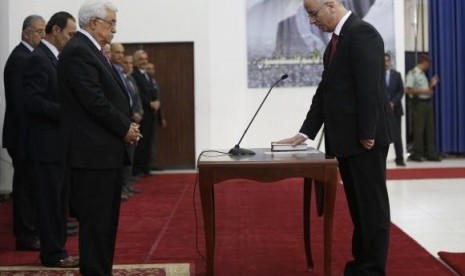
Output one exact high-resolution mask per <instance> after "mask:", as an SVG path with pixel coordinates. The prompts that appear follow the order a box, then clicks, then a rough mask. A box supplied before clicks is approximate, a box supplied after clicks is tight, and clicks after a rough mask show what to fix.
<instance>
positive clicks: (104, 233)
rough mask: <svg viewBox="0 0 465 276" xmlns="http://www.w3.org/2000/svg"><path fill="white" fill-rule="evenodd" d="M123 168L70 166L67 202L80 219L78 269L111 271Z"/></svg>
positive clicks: (92, 273) (87, 274)
mask: <svg viewBox="0 0 465 276" xmlns="http://www.w3.org/2000/svg"><path fill="white" fill-rule="evenodd" d="M122 170H123V169H122V168H121V169H108V170H102V169H99V170H95V169H94V170H91V169H78V168H71V169H70V171H69V180H70V202H71V205H72V206H73V209H74V210H75V212H76V217H77V219H78V221H79V257H80V261H79V270H80V273H81V274H82V275H84V276H96V275H112V273H111V271H112V266H113V257H114V252H115V242H116V232H117V229H118V219H119V210H120V203H121V186H122V173H123V171H122Z"/></svg>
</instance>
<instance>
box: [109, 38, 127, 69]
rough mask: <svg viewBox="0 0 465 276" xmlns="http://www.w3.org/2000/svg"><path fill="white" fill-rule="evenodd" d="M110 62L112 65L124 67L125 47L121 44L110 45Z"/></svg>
mask: <svg viewBox="0 0 465 276" xmlns="http://www.w3.org/2000/svg"><path fill="white" fill-rule="evenodd" d="M110 51H111V54H110V60H111V62H112V63H115V64H119V65H123V58H124V46H123V44H121V43H112V44H110Z"/></svg>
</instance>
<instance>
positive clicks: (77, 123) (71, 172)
mask: <svg viewBox="0 0 465 276" xmlns="http://www.w3.org/2000/svg"><path fill="white" fill-rule="evenodd" d="M116 12H117V9H116V7H115V6H114V5H113V4H112V3H111V2H108V1H106V0H88V1H86V2H84V3H83V4H82V6H81V8H80V9H79V26H80V27H81V29H80V30H79V31H78V32H77V33H76V35H75V36H74V37H73V38H72V39H71V40H70V41H69V42H68V44H66V46H65V48H64V49H63V51H62V52H61V54H60V59H59V61H58V84H59V85H58V87H59V90H60V93H62V97H61V102H62V112H61V116H62V126H63V129H64V139H65V140H64V143H65V154H66V155H65V156H66V159H65V163H66V169H67V171H66V173H67V178H68V179H69V183H70V202H71V205H72V206H73V209H74V211H75V212H76V217H77V219H78V221H79V252H80V263H79V271H80V273H81V274H83V275H112V265H113V257H114V250H115V242H116V233H117V228H118V219H119V210H120V204H121V186H122V182H123V167H124V166H125V165H126V164H128V162H129V157H128V153H127V146H126V145H127V144H131V143H136V142H137V141H138V140H139V138H140V133H139V129H138V127H139V126H138V125H137V124H135V123H132V122H131V119H130V111H129V99H128V96H127V94H126V93H125V92H124V85H123V84H122V83H121V81H120V80H119V78H118V76H117V75H116V73H115V72H114V71H113V68H112V67H111V64H110V63H109V60H108V59H107V58H106V56H105V55H104V54H103V53H102V47H104V46H105V44H109V43H111V41H112V39H113V36H114V34H115V33H116V24H117V23H116V22H117V21H116V20H117V18H116Z"/></svg>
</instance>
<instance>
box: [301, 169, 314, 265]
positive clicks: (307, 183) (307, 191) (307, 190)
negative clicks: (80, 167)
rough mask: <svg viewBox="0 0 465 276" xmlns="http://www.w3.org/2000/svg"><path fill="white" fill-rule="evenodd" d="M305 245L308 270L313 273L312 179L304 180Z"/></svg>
mask: <svg viewBox="0 0 465 276" xmlns="http://www.w3.org/2000/svg"><path fill="white" fill-rule="evenodd" d="M303 199H304V205H303V206H304V210H303V214H304V245H305V257H306V258H307V270H308V271H309V272H311V271H313V258H312V245H311V242H310V203H311V201H312V179H310V178H304V198H303Z"/></svg>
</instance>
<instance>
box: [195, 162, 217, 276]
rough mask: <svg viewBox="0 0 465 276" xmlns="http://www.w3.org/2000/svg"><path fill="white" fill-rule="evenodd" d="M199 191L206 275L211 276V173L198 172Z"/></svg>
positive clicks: (212, 255)
mask: <svg viewBox="0 0 465 276" xmlns="http://www.w3.org/2000/svg"><path fill="white" fill-rule="evenodd" d="M199 190H200V201H201V202H202V211H203V224H204V232H205V245H206V258H207V275H208V276H212V275H213V272H214V257H215V203H214V189H213V175H212V173H211V172H207V171H202V170H199Z"/></svg>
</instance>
